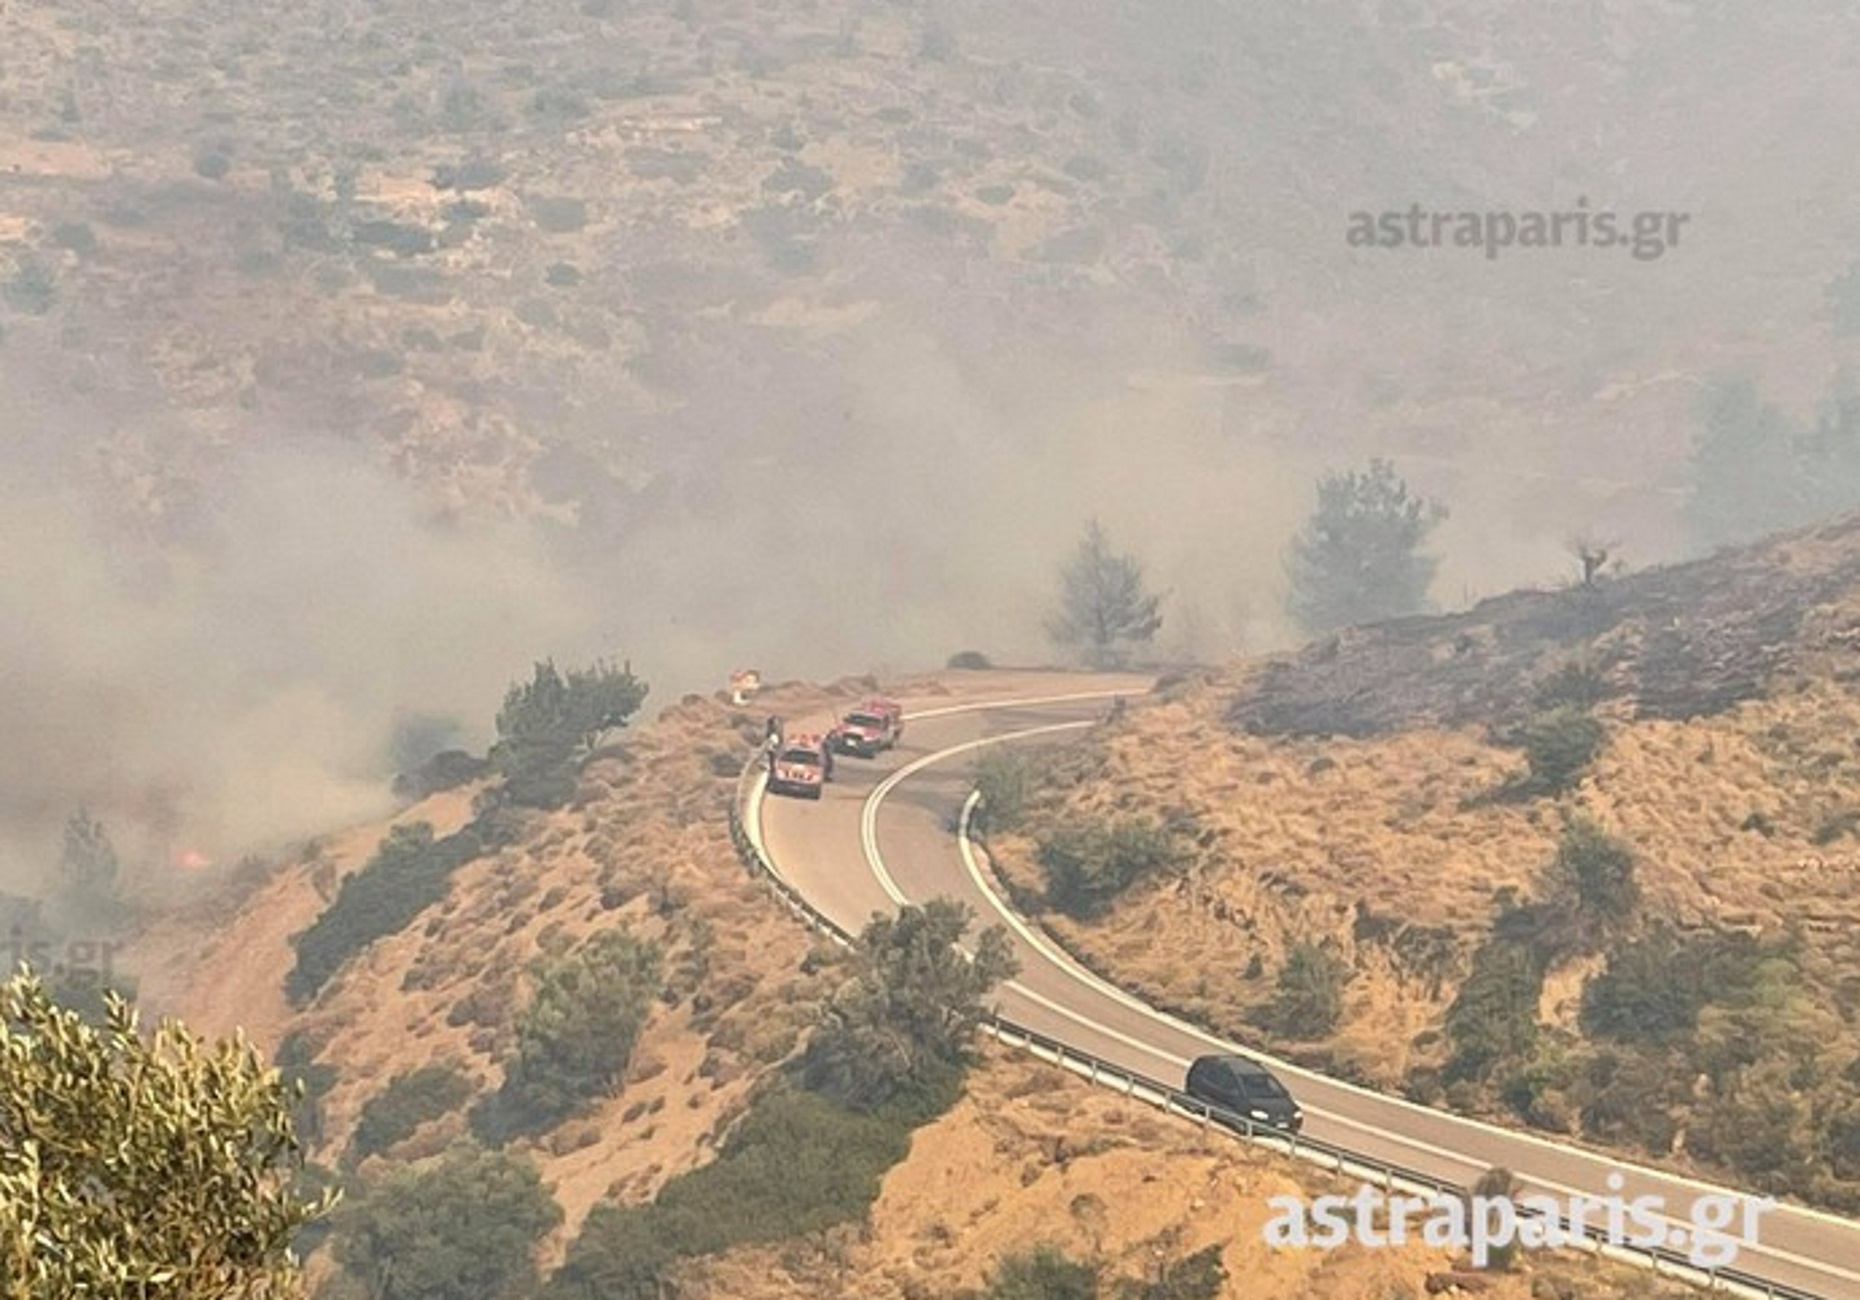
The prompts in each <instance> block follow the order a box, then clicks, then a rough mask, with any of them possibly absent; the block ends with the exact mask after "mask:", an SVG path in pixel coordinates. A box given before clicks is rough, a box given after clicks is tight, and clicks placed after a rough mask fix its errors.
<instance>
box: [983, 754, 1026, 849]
mask: <svg viewBox="0 0 1860 1300" xmlns="http://www.w3.org/2000/svg"><path fill="white" fill-rule="evenodd" d="M974 779H975V788H976V790H977V791H979V792H980V793H981V796H982V800H981V803H980V804H979V805H978V806H977V808H976V820H977V822H979V823H980V825H981V827H982V829H983V830H986V831H1006V830H1012V829H1013V828H1014V827H1015V826H1017V825H1019V824H1020V820H1021V817H1022V815H1023V814H1024V813H1025V812H1026V809H1027V797H1028V795H1029V794H1030V793H1031V792H1032V787H1033V772H1032V769H1031V765H1030V764H1029V762H1028V760H1027V756H1026V755H1025V754H1020V753H1016V752H1015V751H1013V750H1010V749H1004V748H1002V747H1000V746H995V747H994V748H992V749H989V750H986V751H984V753H983V754H982V757H981V758H980V759H979V760H978V761H977V762H976V764H975V778H974Z"/></svg>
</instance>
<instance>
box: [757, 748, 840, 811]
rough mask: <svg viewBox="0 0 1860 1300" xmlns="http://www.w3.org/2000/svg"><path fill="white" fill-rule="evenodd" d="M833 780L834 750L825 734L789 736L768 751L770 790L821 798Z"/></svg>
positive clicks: (775, 792)
mask: <svg viewBox="0 0 1860 1300" xmlns="http://www.w3.org/2000/svg"><path fill="white" fill-rule="evenodd" d="M832 779H833V751H832V749H831V748H830V747H829V746H828V744H827V741H826V738H825V737H824V736H818V735H812V734H803V735H798V736H790V737H789V738H788V739H787V740H786V741H785V742H783V744H782V746H781V748H779V749H777V750H774V751H773V752H771V753H770V754H769V793H770V794H786V795H795V796H797V797H799V798H802V799H818V798H820V792H821V790H822V788H824V787H825V785H826V783H827V782H828V781H831V780H832Z"/></svg>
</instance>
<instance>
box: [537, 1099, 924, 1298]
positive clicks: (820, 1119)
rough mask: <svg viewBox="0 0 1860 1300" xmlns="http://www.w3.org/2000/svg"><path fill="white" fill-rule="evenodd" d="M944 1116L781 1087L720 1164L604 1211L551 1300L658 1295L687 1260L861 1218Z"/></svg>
mask: <svg viewBox="0 0 1860 1300" xmlns="http://www.w3.org/2000/svg"><path fill="white" fill-rule="evenodd" d="M958 1091H959V1090H958V1089H950V1090H948V1091H946V1093H945V1094H944V1095H943V1096H942V1097H940V1098H937V1099H935V1101H934V1103H933V1104H934V1106H936V1107H938V1108H939V1109H938V1110H937V1111H931V1112H926V1109H925V1108H923V1107H916V1108H907V1107H894V1108H890V1109H885V1110H880V1111H878V1112H874V1113H870V1114H862V1113H859V1112H856V1111H853V1110H850V1109H847V1108H845V1107H842V1106H840V1105H838V1104H836V1103H834V1102H832V1101H830V1100H828V1099H826V1098H824V1097H821V1096H818V1095H816V1094H813V1093H810V1092H807V1091H804V1090H802V1089H799V1088H796V1087H794V1086H792V1085H790V1084H780V1085H778V1086H777V1087H775V1088H774V1089H772V1090H770V1091H769V1092H767V1093H765V1094H764V1095H763V1096H761V1097H760V1098H758V1099H757V1101H756V1103H755V1104H754V1106H753V1107H752V1108H751V1109H750V1111H749V1114H748V1115H747V1116H746V1117H745V1118H744V1120H743V1121H742V1123H741V1125H739V1126H738V1128H737V1129H736V1131H735V1132H734V1133H732V1134H731V1135H730V1137H729V1138H728V1139H727V1140H726V1141H725V1143H724V1145H723V1149H722V1150H721V1151H720V1152H719V1153H718V1155H717V1158H716V1159H715V1160H713V1161H712V1162H711V1163H709V1164H707V1165H704V1166H703V1167H701V1168H699V1169H696V1170H693V1171H692V1172H690V1173H687V1174H683V1175H681V1176H679V1177H677V1178H675V1179H673V1180H672V1181H671V1182H670V1183H668V1184H667V1185H666V1186H665V1188H664V1190H663V1191H661V1192H660V1193H659V1196H658V1199H657V1200H656V1201H654V1202H653V1203H652V1204H650V1205H644V1206H631V1207H620V1206H616V1205H612V1204H604V1205H599V1206H596V1207H595V1209H594V1211H593V1212H592V1213H591V1214H589V1216H588V1219H587V1222H586V1224H585V1225H584V1226H583V1228H582V1231H581V1235H580V1236H579V1237H578V1238H577V1239H576V1240H575V1242H574V1244H573V1245H572V1246H571V1247H570V1248H569V1252H568V1259H567V1261H566V1263H565V1264H564V1265H563V1267H562V1268H561V1270H560V1271H558V1272H557V1273H556V1274H555V1276H553V1277H552V1278H550V1280H549V1284H548V1286H547V1287H546V1288H545V1289H544V1290H543V1292H542V1298H543V1300H658V1298H659V1297H660V1296H661V1295H663V1294H664V1292H663V1290H662V1285H663V1279H664V1277H665V1274H666V1271H667V1270H668V1268H669V1267H670V1266H671V1265H672V1264H673V1263H674V1262H676V1261H677V1260H679V1259H686V1258H693V1257H698V1256H704V1255H714V1254H717V1253H720V1252H722V1251H725V1250H728V1249H730V1248H731V1247H734V1246H738V1245H746V1244H770V1243H774V1242H780V1241H786V1240H789V1239H791V1238H794V1237H798V1236H802V1235H805V1234H808V1233H815V1232H819V1231H821V1230H822V1229H825V1228H830V1227H832V1226H834V1225H835V1224H840V1223H851V1222H856V1221H858V1220H859V1219H861V1218H863V1217H864V1216H865V1214H866V1212H867V1210H868V1209H870V1207H871V1205H872V1203H873V1202H874V1201H876V1200H877V1199H878V1193H879V1187H880V1184H881V1182H882V1180H883V1178H884V1176H885V1174H886V1172H887V1171H889V1170H890V1169H891V1167H892V1166H893V1165H895V1164H897V1163H898V1162H899V1161H900V1160H902V1159H903V1158H904V1156H905V1155H906V1154H907V1153H908V1152H909V1150H910V1135H911V1132H912V1130H913V1129H914V1128H915V1127H916V1126H917V1125H918V1124H920V1123H922V1122H924V1121H925V1120H926V1119H928V1118H930V1117H931V1114H933V1113H940V1109H946V1108H947V1107H948V1106H949V1105H950V1104H952V1103H953V1101H954V1099H955V1097H956V1095H957V1093H958Z"/></svg>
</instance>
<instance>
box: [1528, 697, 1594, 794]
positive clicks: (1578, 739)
mask: <svg viewBox="0 0 1860 1300" xmlns="http://www.w3.org/2000/svg"><path fill="white" fill-rule="evenodd" d="M1606 738H1607V732H1606V731H1605V729H1604V728H1603V726H1602V724H1601V722H1600V720H1599V719H1597V718H1595V717H1593V716H1592V715H1590V714H1589V713H1588V712H1586V711H1584V710H1583V709H1580V708H1577V707H1575V706H1574V705H1561V706H1559V707H1557V708H1554V709H1549V710H1546V711H1545V712H1543V713H1540V714H1538V715H1537V716H1536V717H1534V718H1532V719H1531V720H1530V721H1529V722H1527V723H1525V724H1524V726H1523V727H1522V728H1521V729H1520V730H1519V733H1518V743H1519V744H1520V745H1522V746H1523V748H1524V761H1525V762H1526V763H1528V764H1529V765H1530V772H1531V774H1530V780H1529V781H1528V783H1527V788H1526V790H1525V791H1523V792H1524V793H1529V794H1561V793H1562V792H1563V791H1565V790H1568V789H1569V788H1570V787H1572V786H1574V785H1575V784H1576V782H1577V781H1579V780H1580V779H1581V778H1582V774H1583V772H1584V771H1585V770H1586V769H1587V768H1588V766H1589V764H1590V763H1592V762H1593V761H1594V760H1595V756H1596V755H1597V754H1599V753H1601V752H1602V744H1603V742H1604V740H1606Z"/></svg>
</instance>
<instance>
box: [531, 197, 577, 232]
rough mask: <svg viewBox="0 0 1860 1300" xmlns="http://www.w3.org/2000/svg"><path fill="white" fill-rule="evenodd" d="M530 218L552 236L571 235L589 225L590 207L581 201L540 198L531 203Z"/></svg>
mask: <svg viewBox="0 0 1860 1300" xmlns="http://www.w3.org/2000/svg"><path fill="white" fill-rule="evenodd" d="M529 210H530V216H531V218H532V219H534V220H535V222H536V224H537V226H539V227H540V228H541V229H542V230H544V231H545V232H547V233H548V234H551V235H570V234H573V233H574V232H575V231H577V230H580V229H581V228H582V227H583V226H585V225H587V224H588V205H587V204H586V203H585V202H583V201H582V200H580V199H569V198H556V197H548V196H539V197H537V198H533V199H531V200H530V201H529Z"/></svg>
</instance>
